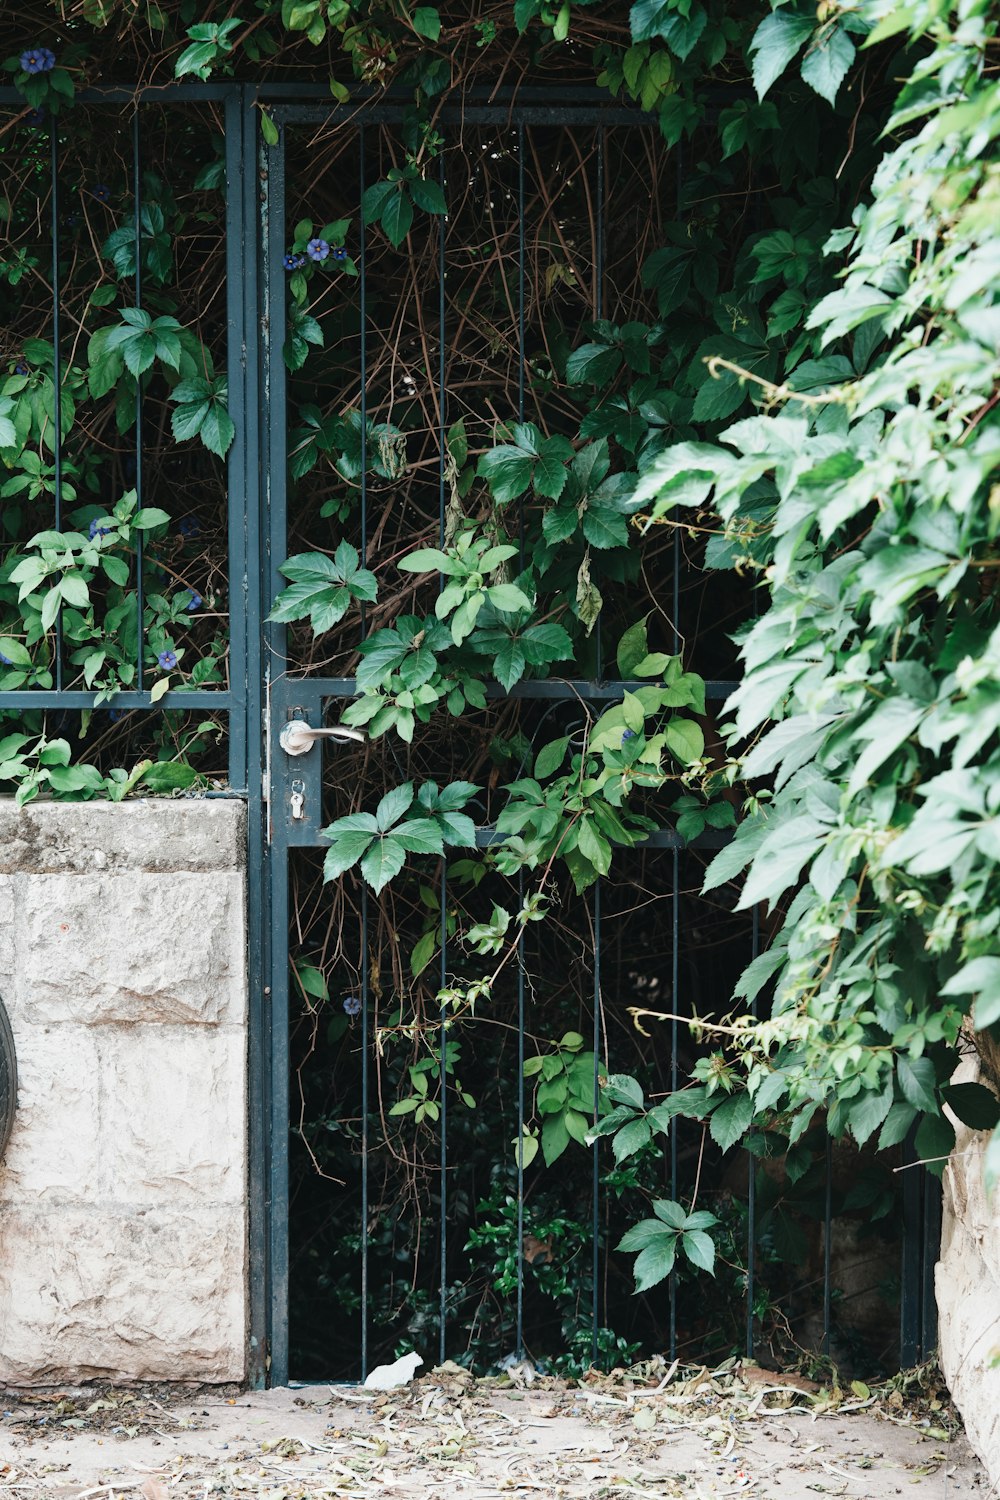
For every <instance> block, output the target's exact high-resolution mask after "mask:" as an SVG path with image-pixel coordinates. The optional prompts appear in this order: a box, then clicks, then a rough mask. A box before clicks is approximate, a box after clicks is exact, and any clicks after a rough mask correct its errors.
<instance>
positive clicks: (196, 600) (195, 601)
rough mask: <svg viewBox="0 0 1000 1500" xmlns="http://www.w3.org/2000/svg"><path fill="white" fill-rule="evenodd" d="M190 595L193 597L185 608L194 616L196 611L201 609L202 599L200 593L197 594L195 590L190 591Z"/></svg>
mask: <svg viewBox="0 0 1000 1500" xmlns="http://www.w3.org/2000/svg"><path fill="white" fill-rule="evenodd" d="M188 593H189V594H190V595H191V597H190V599H189V600H188V602H187V603H186V604H185V606H184V608H185V609H186V610H187V612H188V614H189V615H193V614H194V612H195V610H196V609H201V606H202V597H201V595H200V594H199V593H196V592H195V590H194V589H188Z"/></svg>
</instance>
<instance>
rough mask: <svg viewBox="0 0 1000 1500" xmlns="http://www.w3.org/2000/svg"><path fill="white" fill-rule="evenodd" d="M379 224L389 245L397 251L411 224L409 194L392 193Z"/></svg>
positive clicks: (411, 212)
mask: <svg viewBox="0 0 1000 1500" xmlns="http://www.w3.org/2000/svg"><path fill="white" fill-rule="evenodd" d="M380 222H381V225H382V228H383V229H384V230H385V232H386V234H387V235H388V237H389V241H390V243H391V244H392V246H393V247H394V248H395V249H396V250H398V249H399V247H400V245H401V244H402V243H403V241H404V240H405V239H406V236H407V235H408V234H409V232H410V225H411V224H412V223H413V200H412V199H411V198H410V196H409V194H408V193H406V192H404V191H403V190H402V189H400V190H399V191H398V192H393V194H392V197H391V198H389V200H388V201H387V203H386V205H385V207H384V208H383V210H382V216H381V220H380Z"/></svg>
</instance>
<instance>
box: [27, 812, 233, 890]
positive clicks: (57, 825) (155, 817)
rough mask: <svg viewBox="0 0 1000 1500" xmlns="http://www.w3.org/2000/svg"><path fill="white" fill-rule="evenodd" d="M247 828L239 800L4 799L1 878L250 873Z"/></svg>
mask: <svg viewBox="0 0 1000 1500" xmlns="http://www.w3.org/2000/svg"><path fill="white" fill-rule="evenodd" d="M245 829H246V806H245V804H244V803H243V802H242V801H241V800H240V799H239V798H236V797H218V798H216V797H183V798H181V797H171V798H162V797H160V798H136V799H134V800H130V801H128V802H46V801H35V802H29V803H28V805H27V806H26V807H17V805H16V804H15V802H14V800H13V799H12V798H9V797H0V874H6V875H55V874H66V875H73V874H76V875H90V874H93V873H94V871H98V870H113V871H115V872H116V873H117V872H121V871H123V870H146V871H150V872H152V873H156V874H169V873H171V872H173V871H187V872H200V871H208V870H242V869H243V868H244V867H245V864H246V834H245ZM81 835H82V836H81Z"/></svg>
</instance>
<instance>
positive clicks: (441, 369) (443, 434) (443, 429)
mask: <svg viewBox="0 0 1000 1500" xmlns="http://www.w3.org/2000/svg"><path fill="white" fill-rule="evenodd" d="M438 181H439V182H440V185H441V192H442V195H443V194H444V190H445V180H444V156H443V155H442V156H439V157H438ZM445 218H446V215H445V214H441V215H440V218H439V222H438V450H439V451H438V546H439V547H443V546H444V543H445V501H444V497H445V472H446V465H445V454H446V453H447V451H448V450H447V426H446V420H445V357H444V355H445V348H444V337H445V335H444V314H445V300H444V242H445Z"/></svg>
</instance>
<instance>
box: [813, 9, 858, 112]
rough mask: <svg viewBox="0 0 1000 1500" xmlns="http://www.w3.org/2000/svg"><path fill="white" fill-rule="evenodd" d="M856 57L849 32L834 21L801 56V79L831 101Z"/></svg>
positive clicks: (821, 31)
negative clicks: (802, 56)
mask: <svg viewBox="0 0 1000 1500" xmlns="http://www.w3.org/2000/svg"><path fill="white" fill-rule="evenodd" d="M854 57H855V46H854V43H853V42H852V41H851V39H850V37H849V36H848V35H847V32H846V31H845V30H844V29H843V27H842V26H839V25H837V23H836V22H835V21H834V22H832V23H827V25H826V26H825V27H823V28H821V30H820V32H819V33H818V35H817V38H816V40H815V42H814V43H813V44H812V45H811V46H810V47H809V48H808V50H807V52H806V55H805V57H804V58H803V59H802V67H801V69H800V71H801V73H802V81H803V83H807V84H808V85H809V87H810V88H811V89H815V91H816V93H817V94H819V95H820V96H821V97H822V98H823V99H825V100H826V101H827V103H828V104H832V103H833V102H834V100H835V99H836V97H837V91H838V89H839V88H840V85H841V84H842V83H843V81H844V79H845V78H846V77H847V74H848V72H849V71H850V67H851V64H852V63H853V61H854Z"/></svg>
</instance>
